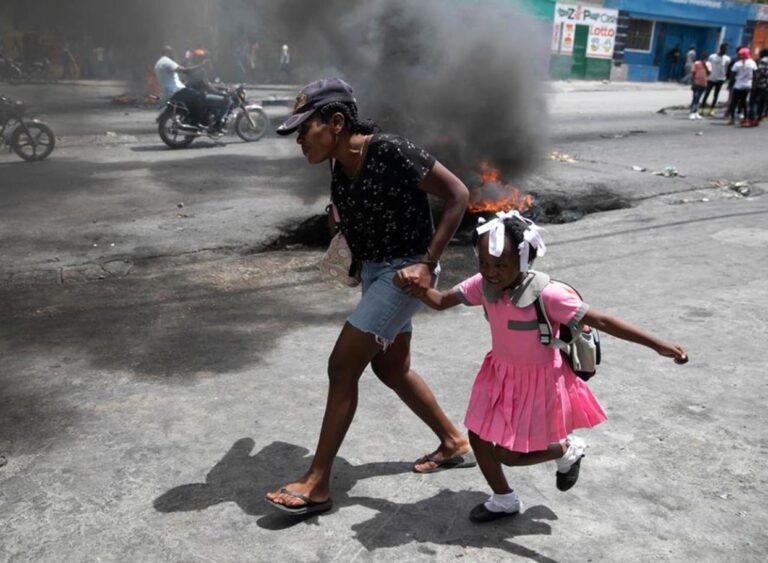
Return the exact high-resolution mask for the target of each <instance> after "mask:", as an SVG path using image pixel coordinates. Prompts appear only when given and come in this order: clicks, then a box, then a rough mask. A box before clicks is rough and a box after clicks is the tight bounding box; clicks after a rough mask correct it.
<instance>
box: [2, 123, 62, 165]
mask: <svg viewBox="0 0 768 563" xmlns="http://www.w3.org/2000/svg"><path fill="white" fill-rule="evenodd" d="M24 125H25V127H26V130H25V127H17V128H16V130H15V131H14V132H13V137H11V147H13V152H15V153H16V154H17V155H19V156H20V157H21V158H23V159H24V160H28V161H35V160H43V159H44V158H46V157H47V156H48V155H49V154H51V153H52V152H53V147H54V146H56V136H55V135H54V134H53V131H52V130H51V128H50V127H48V126H47V125H46V124H45V123H38V122H34V121H30V122H25V123H24Z"/></svg>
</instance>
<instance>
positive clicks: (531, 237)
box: [477, 211, 547, 272]
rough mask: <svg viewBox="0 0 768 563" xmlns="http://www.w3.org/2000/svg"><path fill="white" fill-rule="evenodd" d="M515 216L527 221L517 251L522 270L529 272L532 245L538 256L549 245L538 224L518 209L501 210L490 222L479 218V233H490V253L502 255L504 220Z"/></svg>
mask: <svg viewBox="0 0 768 563" xmlns="http://www.w3.org/2000/svg"><path fill="white" fill-rule="evenodd" d="M513 217H514V218H515V219H518V220H520V221H522V222H523V223H525V226H526V229H525V234H524V235H523V237H524V238H523V242H521V243H520V244H519V245H517V252H518V254H519V255H520V271H521V272H527V271H528V257H529V249H530V247H531V246H532V247H533V248H535V249H536V255H537V256H544V254H546V252H547V246H546V245H545V244H544V239H543V238H542V236H541V231H542V230H543V229H542V228H541V227H539V226H538V225H536V223H534V222H533V221H531V220H530V219H526V218H525V217H523V216H522V215H520V213H518V212H517V211H499V212H498V213H496V218H495V219H492V220H490V221H488V222H486V221H485V219H483V218H482V217H481V218H480V219H478V223H479V224H480V225H479V226H478V227H477V234H479V235H482V234H483V233H489V234H488V252H489V254H490V255H491V256H497V257H498V256H501V253H502V252H504V220H505V219H511V218H513ZM529 245H530V246H529Z"/></svg>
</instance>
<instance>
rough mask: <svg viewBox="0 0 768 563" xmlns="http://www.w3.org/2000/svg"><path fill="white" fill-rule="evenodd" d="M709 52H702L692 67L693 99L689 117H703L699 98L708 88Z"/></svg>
mask: <svg viewBox="0 0 768 563" xmlns="http://www.w3.org/2000/svg"><path fill="white" fill-rule="evenodd" d="M706 61H707V52H706V51H704V52H703V53H702V54H701V58H700V59H699V60H698V61H696V62H695V63H693V68H692V69H691V91H692V92H693V99H692V100H691V109H690V115H689V116H688V119H701V116H700V115H699V112H698V109H699V100H700V99H701V95H702V94H703V93H704V90H706V88H707V77H708V76H709V67H707V62H706Z"/></svg>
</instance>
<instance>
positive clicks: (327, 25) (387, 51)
mask: <svg viewBox="0 0 768 563" xmlns="http://www.w3.org/2000/svg"><path fill="white" fill-rule="evenodd" d="M506 6H509V3H507V4H506ZM261 13H262V14H264V15H265V21H268V22H270V33H271V34H273V36H274V37H275V40H276V41H278V42H285V43H287V44H289V45H291V48H292V52H293V53H294V61H295V64H296V66H297V69H296V71H297V73H298V75H299V76H301V77H302V78H303V79H304V80H306V81H309V80H313V79H316V78H320V77H322V76H327V75H338V76H341V77H343V78H345V79H347V81H349V82H350V83H351V84H352V85H353V87H354V88H355V90H356V94H357V97H358V101H359V105H360V109H361V114H362V115H363V116H368V117H372V118H374V119H375V120H377V121H379V122H380V124H381V125H382V126H383V127H384V128H385V129H386V130H389V131H392V132H398V133H402V134H404V135H407V136H409V137H411V138H413V139H414V140H416V141H418V142H421V143H424V144H425V145H428V146H429V147H430V148H431V149H432V150H433V151H435V152H436V153H437V155H438V157H439V158H441V160H443V161H446V162H447V163H448V164H449V165H450V166H451V167H452V168H454V169H455V170H456V171H457V172H459V173H460V174H462V176H463V177H466V176H467V174H468V173H469V171H470V170H472V169H476V167H477V164H478V163H479V161H481V160H484V159H485V160H489V161H490V162H491V163H492V164H493V165H494V166H496V167H498V168H500V169H501V170H502V171H503V172H504V175H505V178H507V179H508V178H509V177H510V176H513V175H517V174H520V173H522V172H525V171H527V170H530V169H531V168H532V166H533V164H534V163H535V162H536V160H537V157H538V156H539V155H540V153H541V151H542V146H543V139H544V137H545V134H546V110H545V104H544V100H543V94H542V80H543V79H544V78H545V74H546V70H547V68H546V64H547V60H548V58H547V57H548V53H547V52H546V51H545V50H543V49H542V40H541V37H542V36H543V37H545V38H548V37H549V35H548V33H549V30H548V29H546V28H545V26H541V25H538V26H537V24H535V23H534V22H532V21H531V20H530V19H528V18H527V17H525V16H523V15H522V14H520V13H517V12H515V11H512V10H511V9H510V8H509V7H505V5H504V4H502V3H499V2H492V1H481V0H477V1H464V2H458V1H451V0H419V1H418V2H413V1H409V0H369V1H365V2H349V1H347V0H324V1H323V2H312V1H304V0H283V1H282V2H273V1H266V2H264V3H263V4H262V6H261ZM542 53H543V56H542V55H541V54H542Z"/></svg>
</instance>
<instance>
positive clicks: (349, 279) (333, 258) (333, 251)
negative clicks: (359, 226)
mask: <svg viewBox="0 0 768 563" xmlns="http://www.w3.org/2000/svg"><path fill="white" fill-rule="evenodd" d="M331 212H332V213H333V220H334V221H336V224H337V225H339V224H340V223H341V217H340V216H339V210H338V209H337V208H336V205H335V204H334V203H333V202H331ZM318 266H319V267H320V271H321V272H323V273H324V274H325V275H326V276H328V277H330V278H333V279H334V280H336V281H337V282H339V283H340V284H343V285H346V286H347V287H355V286H357V285H359V284H360V278H359V277H358V275H357V272H353V271H352V270H353V268H355V269H356V265H355V263H354V260H353V259H352V250H350V248H349V244H348V243H347V239H346V238H344V234H343V233H342V232H341V230H339V232H337V233H336V234H335V235H334V237H333V238H332V239H331V243H330V244H329V245H328V250H326V251H325V254H323V257H322V258H321V259H320V264H318Z"/></svg>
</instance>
